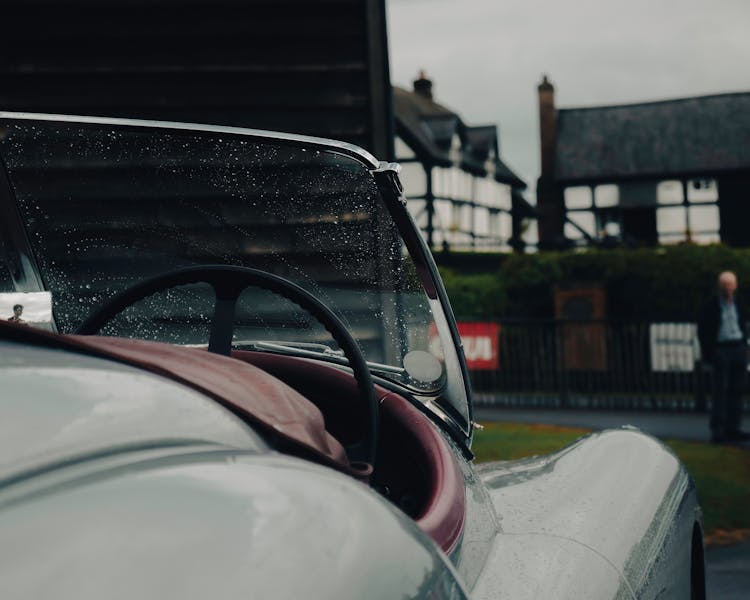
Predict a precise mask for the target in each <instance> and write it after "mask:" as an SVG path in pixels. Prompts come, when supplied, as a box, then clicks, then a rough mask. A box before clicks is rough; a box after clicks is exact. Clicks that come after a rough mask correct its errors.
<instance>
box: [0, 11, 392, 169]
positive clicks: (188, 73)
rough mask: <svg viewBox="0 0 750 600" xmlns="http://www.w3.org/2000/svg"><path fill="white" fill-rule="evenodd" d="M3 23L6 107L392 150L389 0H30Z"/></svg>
mask: <svg viewBox="0 0 750 600" xmlns="http://www.w3.org/2000/svg"><path fill="white" fill-rule="evenodd" d="M2 23H3V35H2V36H0V109H2V110H23V111H35V112H54V113H67V114H86V115H107V116H125V117H138V118H154V119H164V120H173V121H196V122H203V123H212V124H222V125H237V126H244V127H254V128H260V129H272V130H278V131H285V132H293V133H302V134H308V135H317V136H322V137H330V138H335V139H341V140H345V141H348V142H351V143H355V144H357V145H360V146H363V147H365V148H367V149H368V150H370V151H371V152H372V153H374V154H375V155H376V156H378V157H379V158H382V159H389V160H390V159H392V158H393V152H392V144H393V126H392V103H391V93H390V83H389V73H388V58H387V43H386V39H387V36H386V26H385V5H384V0H315V1H312V0H309V1H305V0H264V1H262V0H245V1H240V0H215V1H211V0H203V1H192V2H191V1H177V0H151V1H145V0H99V1H97V2H94V1H91V0H88V1H86V0H68V1H65V0H60V1H55V0H26V1H25V2H23V3H21V2H17V3H13V4H4V6H3V8H2Z"/></svg>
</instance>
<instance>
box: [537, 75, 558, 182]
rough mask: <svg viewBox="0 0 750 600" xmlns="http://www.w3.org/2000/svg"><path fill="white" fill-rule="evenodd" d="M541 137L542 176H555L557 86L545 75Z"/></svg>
mask: <svg viewBox="0 0 750 600" xmlns="http://www.w3.org/2000/svg"><path fill="white" fill-rule="evenodd" d="M538 90H539V137H540V139H541V151H542V177H543V178H548V177H549V178H551V177H554V176H555V142H556V141H557V115H556V113H555V87H554V86H553V85H552V84H551V83H550V82H549V80H548V79H547V76H546V75H545V76H544V78H543V79H542V83H540V84H539V87H538Z"/></svg>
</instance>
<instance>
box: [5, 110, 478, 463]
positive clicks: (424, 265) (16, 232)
mask: <svg viewBox="0 0 750 600" xmlns="http://www.w3.org/2000/svg"><path fill="white" fill-rule="evenodd" d="M0 118H1V119H6V120H16V121H24V120H27V121H49V122H56V123H71V124H85V125H103V126H118V127H135V128H145V129H149V128H150V129H154V130H170V129H172V130H181V131H186V132H190V131H194V132H196V134H203V133H209V134H212V133H213V134H215V133H219V134H226V135H238V136H246V137H249V138H252V139H258V140H267V141H271V142H282V143H284V144H286V145H290V146H293V147H299V148H307V149H317V150H320V151H324V152H327V153H334V154H339V155H343V156H345V157H348V158H350V159H354V160H356V161H357V162H359V163H360V164H361V165H362V166H364V167H365V168H366V169H367V170H368V171H369V172H370V173H371V175H372V176H373V178H374V181H375V183H376V186H377V188H378V189H379V191H380V193H381V196H382V200H383V202H384V204H385V206H386V208H387V210H388V212H389V213H390V215H391V217H392V218H393V220H394V222H395V224H396V227H397V228H398V231H399V233H400V235H401V237H402V240H403V242H404V244H405V246H406V248H407V250H408V252H409V255H410V256H411V258H412V260H413V262H414V264H415V267H416V269H417V277H418V279H419V281H420V283H421V285H422V287H423V289H424V292H425V294H426V295H427V296H428V298H429V299H430V304H431V308H432V312H433V316H434V319H435V321H436V323H437V324H438V330H439V335H440V338H441V339H442V340H443V345H444V346H445V345H447V344H448V342H450V346H451V347H452V348H453V352H451V351H448V352H447V353H446V354H447V357H449V360H447V361H446V364H445V368H446V379H447V381H448V382H449V383H450V384H451V385H453V386H455V387H457V388H462V389H461V390H460V394H461V395H462V396H463V397H464V398H465V399H466V404H467V406H466V407H465V409H466V415H468V418H467V417H466V416H464V415H462V414H460V413H459V411H458V410H457V409H456V408H455V407H453V406H452V405H451V404H450V403H449V402H448V401H447V400H446V399H444V398H443V397H442V394H440V393H437V392H436V393H434V394H427V395H424V394H418V396H419V399H418V400H417V399H416V395H415V394H414V390H408V389H404V391H405V392H408V395H410V396H412V399H413V400H415V402H416V404H417V405H418V406H419V407H424V408H426V409H427V411H428V414H430V415H431V416H432V417H433V420H437V421H438V422H439V423H440V424H441V425H442V426H443V427H444V428H445V429H447V431H448V433H450V435H451V437H452V438H453V439H454V440H456V441H459V442H460V443H461V447H462V449H463V450H464V451H465V452H467V453H468V454H470V450H469V448H470V446H471V440H472V434H473V407H472V404H473V403H472V398H471V388H470V385H469V378H468V370H467V367H466V362H465V359H464V353H463V347H462V345H461V341H460V337H459V335H458V329H457V326H456V321H455V317H454V315H453V311H452V310H451V307H450V303H449V301H448V297H447V294H446V292H445V288H444V286H443V284H442V281H441V279H440V276H439V273H438V270H437V266H436V264H435V261H434V258H433V257H432V254H431V252H430V251H429V249H428V248H427V246H426V243H425V241H424V239H423V237H422V235H421V234H420V232H419V230H418V228H417V227H416V225H415V223H414V221H413V219H412V217H411V215H410V213H409V212H408V210H407V207H406V198H405V196H404V193H403V186H402V185H401V182H400V180H399V177H398V173H399V170H400V166H399V165H397V164H395V163H382V162H378V161H377V160H376V159H375V158H374V157H373V156H372V155H371V154H370V153H369V152H367V151H366V150H364V149H362V148H359V147H357V146H355V145H352V144H348V143H345V142H340V141H336V140H327V139H322V138H315V137H310V136H301V135H295V134H288V133H277V132H269V131H263V130H257V129H247V128H241V127H229V126H214V125H203V124H194V123H178V122H169V121H155V120H137V119H124V118H109V117H84V116H74V115H54V114H36V113H27V112H21V113H16V112H6V111H0ZM0 216H2V217H3V219H2V220H3V223H4V224H3V226H2V229H3V230H2V231H0V234H2V238H4V239H5V240H6V241H7V243H8V244H9V246H11V247H10V248H6V249H5V252H4V254H5V255H6V256H8V257H9V262H10V263H11V264H12V266H14V270H15V274H16V276H14V283H15V285H16V288H17V291H45V290H46V286H45V285H44V283H43V276H42V273H41V269H40V267H39V264H38V262H37V260H36V259H35V256H34V253H33V250H32V246H31V244H30V242H29V240H28V234H27V231H26V227H25V225H24V223H23V219H22V217H21V214H20V211H19V208H18V205H17V202H16V199H15V193H14V191H13V187H12V185H11V182H10V178H9V176H8V173H7V169H6V165H5V160H4V157H3V156H2V155H0ZM0 241H1V240H0ZM9 250H10V252H9ZM53 326H54V325H53ZM456 391H459V390H458V389H457V390H456Z"/></svg>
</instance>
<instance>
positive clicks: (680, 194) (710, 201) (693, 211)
mask: <svg viewBox="0 0 750 600" xmlns="http://www.w3.org/2000/svg"><path fill="white" fill-rule="evenodd" d="M685 190H687V194H686V193H685ZM686 196H687V197H686ZM656 200H657V205H658V208H657V211H656V227H657V231H658V234H659V243H660V244H675V243H679V242H685V241H691V242H696V243H699V244H708V243H715V242H719V241H720V236H719V205H718V200H719V192H718V186H717V184H716V180H714V179H689V180H687V181H685V183H684V185H683V182H682V181H676V180H669V181H662V182H660V183H659V184H658V185H657V187H656Z"/></svg>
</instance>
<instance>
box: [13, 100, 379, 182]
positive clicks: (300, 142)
mask: <svg viewBox="0 0 750 600" xmlns="http://www.w3.org/2000/svg"><path fill="white" fill-rule="evenodd" d="M0 119H12V120H19V121H50V122H58V123H83V124H91V125H115V126H126V127H144V128H149V127H150V128H156V129H175V130H181V131H198V132H203V133H222V134H225V135H244V136H247V137H251V138H256V139H262V140H272V141H273V140H276V141H279V142H283V143H286V144H292V145H296V146H307V147H314V148H316V149H320V150H326V151H329V152H337V153H339V154H343V155H344V156H348V157H349V158H353V159H355V160H357V161H359V162H360V163H362V164H363V165H364V166H365V167H367V168H368V169H370V170H375V169H377V168H378V166H379V165H380V163H379V161H378V160H376V159H375V157H374V156H373V155H372V154H370V153H369V152H368V151H367V150H365V149H363V148H360V147H359V146H355V145H354V144H349V143H347V142H340V141H338V140H331V139H326V138H319V137H313V136H308V135H297V134H295V133H282V132H277V131H266V130H263V129H249V128H246V127H232V126H229V125H208V124H203V123H180V122H177V121H155V120H147V119H126V118H120V117H88V116H79V115H56V114H48V113H30V112H9V111H0Z"/></svg>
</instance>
